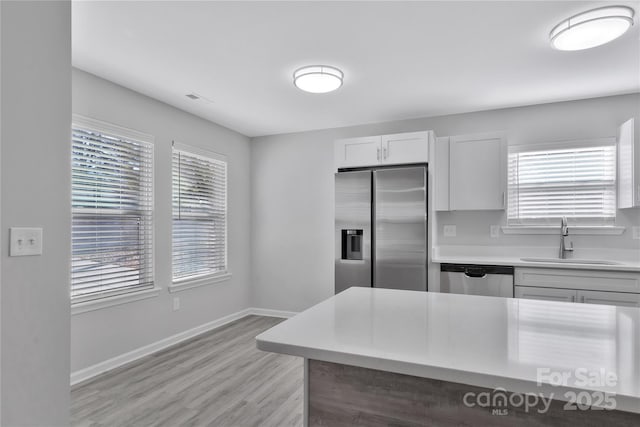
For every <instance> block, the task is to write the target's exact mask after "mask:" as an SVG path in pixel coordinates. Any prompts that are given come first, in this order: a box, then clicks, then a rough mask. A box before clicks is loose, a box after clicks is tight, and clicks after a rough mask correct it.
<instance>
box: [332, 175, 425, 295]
mask: <svg viewBox="0 0 640 427" xmlns="http://www.w3.org/2000/svg"><path fill="white" fill-rule="evenodd" d="M335 201H336V204H335V209H336V218H335V242H336V243H335V254H336V255H335V292H336V293H338V292H341V291H343V290H345V289H347V288H350V287H352V286H363V287H374V288H392V289H408V290H417V291H426V290H427V166H426V165H418V166H415V165H412V166H389V167H380V168H363V169H348V170H339V171H338V173H336V175H335Z"/></svg>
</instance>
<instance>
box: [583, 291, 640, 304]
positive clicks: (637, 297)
mask: <svg viewBox="0 0 640 427" xmlns="http://www.w3.org/2000/svg"><path fill="white" fill-rule="evenodd" d="M577 300H578V302H582V303H585V304H607V305H618V306H621V307H640V294H627V293H623V292H601V291H578V295H577Z"/></svg>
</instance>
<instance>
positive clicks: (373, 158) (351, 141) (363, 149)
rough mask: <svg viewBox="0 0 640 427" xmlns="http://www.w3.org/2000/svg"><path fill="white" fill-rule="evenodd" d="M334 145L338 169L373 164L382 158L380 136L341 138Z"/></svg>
mask: <svg viewBox="0 0 640 427" xmlns="http://www.w3.org/2000/svg"><path fill="white" fill-rule="evenodd" d="M334 147H335V166H336V169H338V168H353V167H360V166H373V165H377V164H378V163H380V161H381V159H382V147H381V137H380V136H366V137H362V138H348V139H339V140H337V141H336V142H335V144H334Z"/></svg>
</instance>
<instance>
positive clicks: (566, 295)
mask: <svg viewBox="0 0 640 427" xmlns="http://www.w3.org/2000/svg"><path fill="white" fill-rule="evenodd" d="M577 292H578V291H575V290H573V289H560V288H536V287H532V286H516V287H515V288H514V295H515V297H516V298H524V299H539V300H545V301H564V302H576V298H577Z"/></svg>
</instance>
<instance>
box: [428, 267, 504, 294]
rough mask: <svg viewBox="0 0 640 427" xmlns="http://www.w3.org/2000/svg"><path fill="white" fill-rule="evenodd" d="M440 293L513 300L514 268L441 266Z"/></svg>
mask: <svg viewBox="0 0 640 427" xmlns="http://www.w3.org/2000/svg"><path fill="white" fill-rule="evenodd" d="M440 292H445V293H450V294H468V295H486V296H494V297H506V298H513V267H507V266H502V265H470V264H440Z"/></svg>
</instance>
